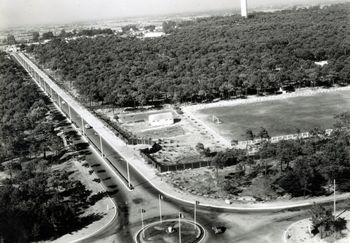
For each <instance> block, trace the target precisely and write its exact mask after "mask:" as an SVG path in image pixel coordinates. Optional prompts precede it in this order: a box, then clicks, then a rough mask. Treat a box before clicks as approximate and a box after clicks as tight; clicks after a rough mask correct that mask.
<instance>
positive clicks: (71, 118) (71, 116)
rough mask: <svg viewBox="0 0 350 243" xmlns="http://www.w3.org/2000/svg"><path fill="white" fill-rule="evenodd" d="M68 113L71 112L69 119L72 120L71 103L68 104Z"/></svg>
mask: <svg viewBox="0 0 350 243" xmlns="http://www.w3.org/2000/svg"><path fill="white" fill-rule="evenodd" d="M68 114H69V120H70V122H72V113H71V111H70V105H68Z"/></svg>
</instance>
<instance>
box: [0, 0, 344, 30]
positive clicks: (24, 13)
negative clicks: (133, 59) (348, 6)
mask: <svg viewBox="0 0 350 243" xmlns="http://www.w3.org/2000/svg"><path fill="white" fill-rule="evenodd" d="M349 1H350V0H343V1H341V0H289V1H288V2H281V1H280V0H260V1H249V0H248V7H250V8H256V7H262V6H265V7H267V6H270V7H274V6H276V7H278V6H281V5H296V4H303V5H307V4H318V3H320V4H327V3H337V2H349ZM239 7H240V0H215V1H214V0H118V1H114V0H0V29H7V28H15V27H21V26H33V25H45V24H64V23H71V22H78V21H88V20H100V19H117V18H125V17H140V16H157V15H166V14H176V13H184V12H202V11H210V10H224V9H235V8H236V9H237V8H239Z"/></svg>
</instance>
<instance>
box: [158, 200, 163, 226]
mask: <svg viewBox="0 0 350 243" xmlns="http://www.w3.org/2000/svg"><path fill="white" fill-rule="evenodd" d="M162 200H163V195H161V194H159V195H158V202H159V221H160V222H161V223H162Z"/></svg>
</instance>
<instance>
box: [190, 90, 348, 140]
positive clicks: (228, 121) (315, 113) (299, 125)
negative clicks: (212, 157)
mask: <svg viewBox="0 0 350 243" xmlns="http://www.w3.org/2000/svg"><path fill="white" fill-rule="evenodd" d="M345 111H350V91H335V92H330V93H323V94H316V95H314V96H309V97H294V98H288V99H283V100H275V101H266V102H261V103H251V104H244V105H237V106H227V107H216V108H208V109H202V110H198V111H197V112H196V116H198V118H200V119H201V120H203V121H205V122H206V123H207V124H208V125H209V126H210V127H212V128H213V129H215V130H216V131H218V132H219V133H220V134H221V135H222V136H224V137H225V138H228V139H238V140H242V139H244V137H243V136H242V134H244V132H245V131H246V129H252V130H253V131H254V132H258V130H259V128H260V127H261V126H263V127H265V128H266V129H267V130H268V131H269V134H270V136H276V135H283V134H291V133H296V131H297V129H300V130H301V131H308V130H310V129H311V128H314V127H319V128H324V129H326V128H331V127H332V125H333V123H334V115H336V114H339V113H341V112H345ZM212 115H215V116H217V117H218V118H219V119H220V120H221V121H222V123H221V124H216V123H213V122H212V121H211V119H212Z"/></svg>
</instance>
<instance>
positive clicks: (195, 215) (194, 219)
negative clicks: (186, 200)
mask: <svg viewBox="0 0 350 243" xmlns="http://www.w3.org/2000/svg"><path fill="white" fill-rule="evenodd" d="M197 205H199V201H195V202H194V215H193V221H194V228H196V223H197Z"/></svg>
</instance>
